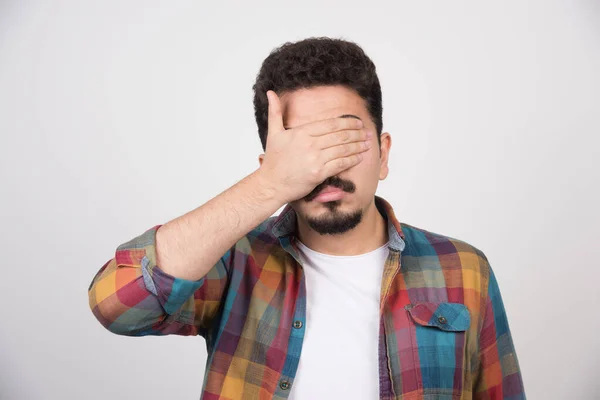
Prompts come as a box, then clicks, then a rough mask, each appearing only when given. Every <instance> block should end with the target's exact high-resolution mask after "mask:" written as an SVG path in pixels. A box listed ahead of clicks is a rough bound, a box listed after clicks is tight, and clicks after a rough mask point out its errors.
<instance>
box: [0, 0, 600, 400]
mask: <svg viewBox="0 0 600 400" xmlns="http://www.w3.org/2000/svg"><path fill="white" fill-rule="evenodd" d="M256 4H257V3H254V2H241V1H240V2H237V3H235V2H199V1H194V2H193V1H180V2H160V1H144V2H133V1H102V2H81V1H55V2H43V1H38V2H36V1H4V2H0V133H1V136H0V179H1V181H0V183H1V186H0V190H1V191H2V196H1V197H0V202H1V204H0V221H1V222H2V227H1V229H0V250H1V255H2V258H1V259H2V270H1V273H2V274H1V276H0V307H1V309H2V312H1V318H0V398H2V399H86V400H94V399H109V398H110V399H142V398H144V399H163V398H176V399H197V398H198V397H199V395H200V391H201V386H202V380H203V374H204V365H205V356H206V349H205V344H204V340H203V339H202V338H201V337H175V336H172V337H144V338H129V337H121V336H117V335H114V334H111V333H109V332H108V331H106V330H105V329H104V328H102V327H101V325H100V324H99V323H98V322H97V321H96V319H95V318H94V316H93V315H92V313H91V311H90V310H89V307H88V298H87V289H88V285H89V283H90V281H91V279H92V278H93V276H94V274H95V273H96V272H97V270H98V269H99V268H100V267H101V266H102V265H103V264H104V263H105V262H106V261H107V260H108V259H110V258H111V257H113V256H114V251H115V249H116V247H117V246H118V245H119V244H121V243H123V242H126V241H128V240H129V239H131V238H133V237H134V236H137V235H139V234H140V233H142V232H143V231H145V230H146V229H148V228H150V227H152V226H154V225H156V224H159V223H165V222H167V221H168V220H170V219H172V218H174V217H176V216H178V215H181V214H183V213H185V212H187V211H189V210H191V209H193V208H196V207H197V206H199V205H201V204H203V203H204V202H206V201H207V200H208V199H210V198H212V197H214V196H215V195H217V194H218V193H219V192H221V191H223V190H225V189H226V188H227V187H229V186H230V185H232V184H233V183H235V182H237V181H238V180H239V179H241V178H243V177H244V176H245V175H247V174H249V173H250V172H252V171H254V170H255V169H256V168H258V155H259V154H260V153H261V152H262V148H261V147H260V142H259V139H258V135H257V131H256V124H255V121H254V114H253V108H252V90H251V87H252V84H253V82H254V78H255V76H256V73H257V72H258V69H259V67H260V64H261V62H262V60H263V59H264V58H265V57H266V56H267V55H268V54H269V52H270V51H271V50H272V49H273V48H274V47H276V46H278V45H280V44H282V43H284V42H286V41H295V40H298V39H302V38H306V37H309V36H320V35H325V36H333V37H343V38H346V39H350V40H353V41H356V42H357V43H359V44H360V45H361V46H362V47H363V48H364V49H365V51H366V52H367V54H368V55H369V56H370V57H371V58H372V59H373V60H374V62H375V64H376V65H377V68H378V73H379V78H380V80H381V84H382V88H383V102H384V130H385V131H388V132H390V133H391V134H392V139H393V145H392V151H391V160H390V168H391V171H390V175H389V176H388V178H387V179H386V180H385V181H383V182H381V183H380V186H379V190H378V194H379V195H381V196H383V197H385V198H386V199H388V200H389V201H390V202H391V203H392V204H393V206H394V208H395V210H396V215H397V216H398V217H399V219H400V220H401V221H402V222H406V223H409V224H412V225H416V226H418V227H421V228H423V229H427V230H430V231H433V232H437V233H441V234H444V235H448V236H451V237H456V238H459V239H462V240H465V241H467V242H469V243H470V244H472V245H474V246H476V247H478V248H479V249H481V250H482V251H483V252H484V253H485V254H486V255H487V256H488V258H489V260H490V262H491V264H492V267H493V268H494V271H495V272H496V275H497V277H498V281H499V283H500V288H501V293H502V295H503V298H504V302H505V307H506V310H507V313H508V316H509V322H510V327H511V330H512V333H513V337H514V341H515V345H516V349H517V354H518V357H519V361H520V364H521V367H522V373H523V379H524V383H525V388H526V393H527V395H528V397H529V398H530V399H545V400H551V399H557V400H564V399H593V398H600V397H598V396H599V395H598V393H599V392H600V384H599V383H598V372H597V371H598V369H599V368H600V362H599V361H598V360H599V359H600V357H599V356H600V339H599V334H598V333H599V332H600V318H599V314H598V310H599V306H600V304H599V303H600V301H599V294H598V293H599V290H598V282H599V280H600V265H599V264H600V263H599V261H598V260H599V257H598V250H599V249H600V245H599V244H598V240H599V238H600V235H599V234H600V229H599V226H600V225H599V224H600V218H599V212H598V208H597V206H598V204H599V203H600V196H599V189H598V186H599V177H600V172H599V171H600V168H599V166H598V157H599V149H600V141H599V139H598V136H599V134H600V117H599V115H600V76H599V75H600V72H599V71H600V5H599V3H598V2H594V1H562V2H557V1H528V2H522V1H504V2H486V3H485V4H483V2H476V1H472V2H466V1H453V2H442V1H438V2H428V3H426V4H425V3H424V2H409V1H388V2H377V1H369V2H353V1H347V2H338V3H335V2H325V1H304V2H295V3H290V2H282V1H268V2H267V1H265V2H261V6H260V7H259V6H258V5H256ZM290 4H296V5H297V7H295V8H291V7H290Z"/></svg>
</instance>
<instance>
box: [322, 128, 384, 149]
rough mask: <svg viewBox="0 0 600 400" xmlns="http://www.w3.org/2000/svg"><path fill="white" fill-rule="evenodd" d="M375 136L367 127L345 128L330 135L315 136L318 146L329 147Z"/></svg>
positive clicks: (366, 139)
mask: <svg viewBox="0 0 600 400" xmlns="http://www.w3.org/2000/svg"><path fill="white" fill-rule="evenodd" d="M372 137H373V132H372V131H369V130H366V129H344V130H343V131H337V132H332V133H330V134H328V135H322V136H319V137H317V138H315V142H316V147H317V148H319V149H327V148H329V147H333V146H339V145H341V144H345V143H352V142H361V141H367V142H369V141H370V139H371V138H372Z"/></svg>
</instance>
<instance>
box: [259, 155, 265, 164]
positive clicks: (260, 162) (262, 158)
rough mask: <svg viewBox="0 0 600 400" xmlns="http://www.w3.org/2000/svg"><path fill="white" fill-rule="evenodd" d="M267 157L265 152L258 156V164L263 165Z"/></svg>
mask: <svg viewBox="0 0 600 400" xmlns="http://www.w3.org/2000/svg"><path fill="white" fill-rule="evenodd" d="M264 159H265V154H264V153H263V154H261V155H259V156H258V165H260V166H262V163H263V160H264Z"/></svg>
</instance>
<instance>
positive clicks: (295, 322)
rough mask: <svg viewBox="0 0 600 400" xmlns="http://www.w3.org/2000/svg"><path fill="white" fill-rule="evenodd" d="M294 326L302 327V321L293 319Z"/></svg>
mask: <svg viewBox="0 0 600 400" xmlns="http://www.w3.org/2000/svg"><path fill="white" fill-rule="evenodd" d="M294 328H296V329H300V328H302V321H299V320H298V321H294Z"/></svg>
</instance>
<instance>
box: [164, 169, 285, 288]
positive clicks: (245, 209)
mask: <svg viewBox="0 0 600 400" xmlns="http://www.w3.org/2000/svg"><path fill="white" fill-rule="evenodd" d="M284 204H285V200H283V199H281V198H279V197H278V196H277V190H275V188H273V187H271V186H270V185H269V183H268V181H267V180H266V179H264V177H263V173H262V171H261V170H260V169H258V170H256V171H255V172H253V173H252V174H250V175H248V176H247V177H245V178H244V179H242V180H241V181H239V182H238V183H236V184H235V185H233V186H232V187H230V188H229V189H227V190H226V191H224V192H222V193H221V194H219V195H218V196H216V197H214V198H213V199H211V200H209V201H208V202H206V203H205V204H203V205H202V206H200V207H198V208H196V209H194V210H192V211H190V212H188V213H186V214H184V215H182V216H180V217H178V218H175V219H174V220H172V221H169V222H167V223H166V224H164V225H162V226H161V227H160V228H159V229H158V231H157V232H156V247H157V255H156V257H157V265H158V266H159V267H160V268H161V269H162V270H163V271H164V272H166V273H168V274H170V275H172V276H174V277H177V278H181V279H187V280H193V281H194V280H198V279H200V278H202V277H203V276H205V275H206V274H207V273H208V271H209V270H210V269H211V268H212V267H213V266H214V265H215V263H216V262H217V261H218V260H219V258H220V257H221V256H223V254H224V253H225V252H226V251H227V249H229V248H231V247H232V246H233V245H234V244H235V243H236V242H237V241H238V240H239V239H241V238H242V237H243V236H244V235H245V234H247V233H248V232H249V231H251V230H252V229H253V228H255V227H256V226H258V225H259V224H260V223H261V222H262V221H264V220H265V219H267V218H268V217H270V216H271V215H272V214H273V213H274V212H275V211H277V210H278V209H279V208H280V207H281V206H283V205H284Z"/></svg>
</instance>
